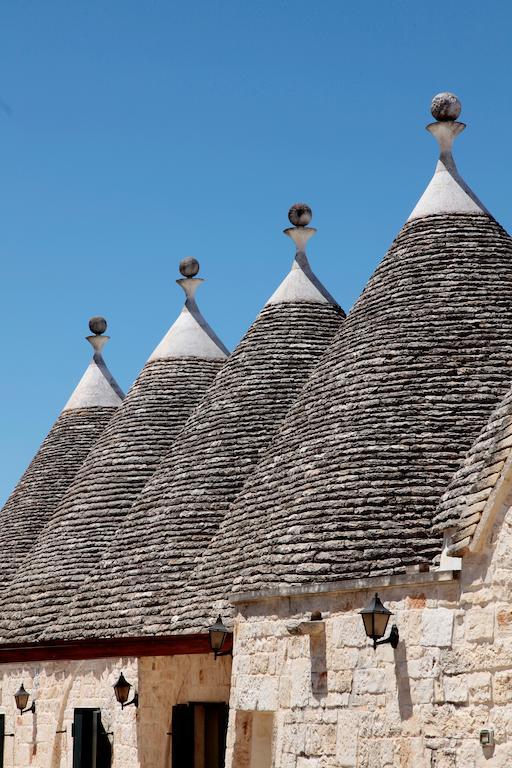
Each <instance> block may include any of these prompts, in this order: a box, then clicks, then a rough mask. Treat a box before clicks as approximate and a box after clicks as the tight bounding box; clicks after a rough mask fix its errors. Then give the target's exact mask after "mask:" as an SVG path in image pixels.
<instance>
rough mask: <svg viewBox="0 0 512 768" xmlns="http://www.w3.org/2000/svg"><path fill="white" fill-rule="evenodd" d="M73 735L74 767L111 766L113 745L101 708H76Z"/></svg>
mask: <svg viewBox="0 0 512 768" xmlns="http://www.w3.org/2000/svg"><path fill="white" fill-rule="evenodd" d="M72 735H73V768H110V766H111V764H112V745H111V744H110V741H109V738H108V735H107V733H106V731H105V728H104V727H103V724H102V722H101V712H100V710H99V709H75V717H74V720H73V728H72Z"/></svg>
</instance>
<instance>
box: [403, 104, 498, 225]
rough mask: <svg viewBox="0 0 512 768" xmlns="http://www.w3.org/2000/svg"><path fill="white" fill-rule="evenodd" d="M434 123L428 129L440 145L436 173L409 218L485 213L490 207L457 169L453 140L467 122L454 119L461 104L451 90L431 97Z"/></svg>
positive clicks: (410, 219) (458, 112) (409, 219)
mask: <svg viewBox="0 0 512 768" xmlns="http://www.w3.org/2000/svg"><path fill="white" fill-rule="evenodd" d="M431 111H432V115H433V116H434V117H435V118H436V122H435V123H430V125H427V131H429V133H431V134H432V135H433V136H434V138H435V139H436V140H437V142H438V144H439V148H440V154H439V160H438V161H437V165H436V170H435V173H434V175H433V177H432V179H431V181H430V183H429V185H428V187H427V188H426V190H425V191H424V193H423V195H422V196H421V197H420V199H419V201H418V203H417V204H416V207H415V208H414V210H413V212H412V213H411V215H410V216H409V218H408V221H412V219H419V218H422V217H424V216H433V215H436V214H445V213H472V214H474V213H485V214H488V215H489V211H488V210H487V208H486V207H485V206H484V205H483V203H481V202H480V200H479V199H478V197H477V196H476V195H475V193H474V192H473V191H472V189H470V187H469V186H468V185H467V184H466V182H465V181H464V179H463V178H462V176H461V175H460V174H459V172H458V170H457V166H456V165H455V161H454V159H453V155H452V144H453V142H454V140H455V138H456V137H457V136H458V135H459V133H462V131H463V130H464V128H465V127H466V125H465V124H464V123H459V122H457V118H458V116H459V115H460V111H461V104H460V101H459V100H458V98H457V97H456V96H455V95H454V94H453V93H439V94H438V95H437V96H434V98H433V99H432V105H431Z"/></svg>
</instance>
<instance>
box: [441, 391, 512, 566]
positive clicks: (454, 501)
mask: <svg viewBox="0 0 512 768" xmlns="http://www.w3.org/2000/svg"><path fill="white" fill-rule="evenodd" d="M511 451H512V388H511V389H509V390H508V391H507V393H506V394H505V397H504V398H503V399H502V400H501V401H500V403H499V404H498V406H497V408H495V410H494V411H493V412H492V413H491V415H490V417H489V420H488V422H487V423H486V425H485V426H484V428H483V429H482V430H481V432H480V434H479V435H478V437H477V438H476V440H475V442H474V443H473V445H472V446H471V448H470V449H469V451H468V452H467V454H466V458H465V460H464V464H463V465H462V467H461V468H460V469H459V470H458V471H457V472H456V473H455V475H454V476H453V478H452V480H451V481H450V484H449V486H448V488H447V490H446V491H445V493H444V494H443V497H442V499H441V501H440V503H439V506H438V508H437V511H436V515H435V517H434V526H435V527H436V528H437V529H438V530H439V531H440V532H444V531H447V532H449V533H450V541H449V547H448V552H447V554H449V555H457V556H460V555H463V554H465V553H466V551H467V548H468V546H469V545H470V544H471V540H472V538H473V535H474V533H475V531H476V529H477V527H478V525H479V523H480V521H481V519H482V517H483V516H484V515H485V514H486V511H487V508H488V507H489V504H491V505H492V504H493V499H492V498H491V497H492V495H493V493H494V491H495V489H496V488H497V487H498V485H499V483H500V481H501V480H502V478H503V476H504V474H506V473H507V472H508V471H509V464H510V455H511Z"/></svg>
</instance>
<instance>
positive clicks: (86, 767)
mask: <svg viewBox="0 0 512 768" xmlns="http://www.w3.org/2000/svg"><path fill="white" fill-rule="evenodd" d="M71 732H72V735H73V768H92V710H91V709H75V717H74V720H73V728H72V731H71Z"/></svg>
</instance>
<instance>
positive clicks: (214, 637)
mask: <svg viewBox="0 0 512 768" xmlns="http://www.w3.org/2000/svg"><path fill="white" fill-rule="evenodd" d="M208 634H209V636H210V648H211V649H212V651H213V653H214V654H215V658H217V656H229V655H231V654H232V651H231V649H230V650H229V651H223V650H222V649H223V647H224V644H225V642H226V637H227V636H228V635H232V634H233V633H232V632H230V631H229V629H228V628H227V627H226V626H225V625H224V623H223V621H222V616H221V615H220V613H219V615H218V617H217V621H216V622H215V624H212V626H211V627H208Z"/></svg>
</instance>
